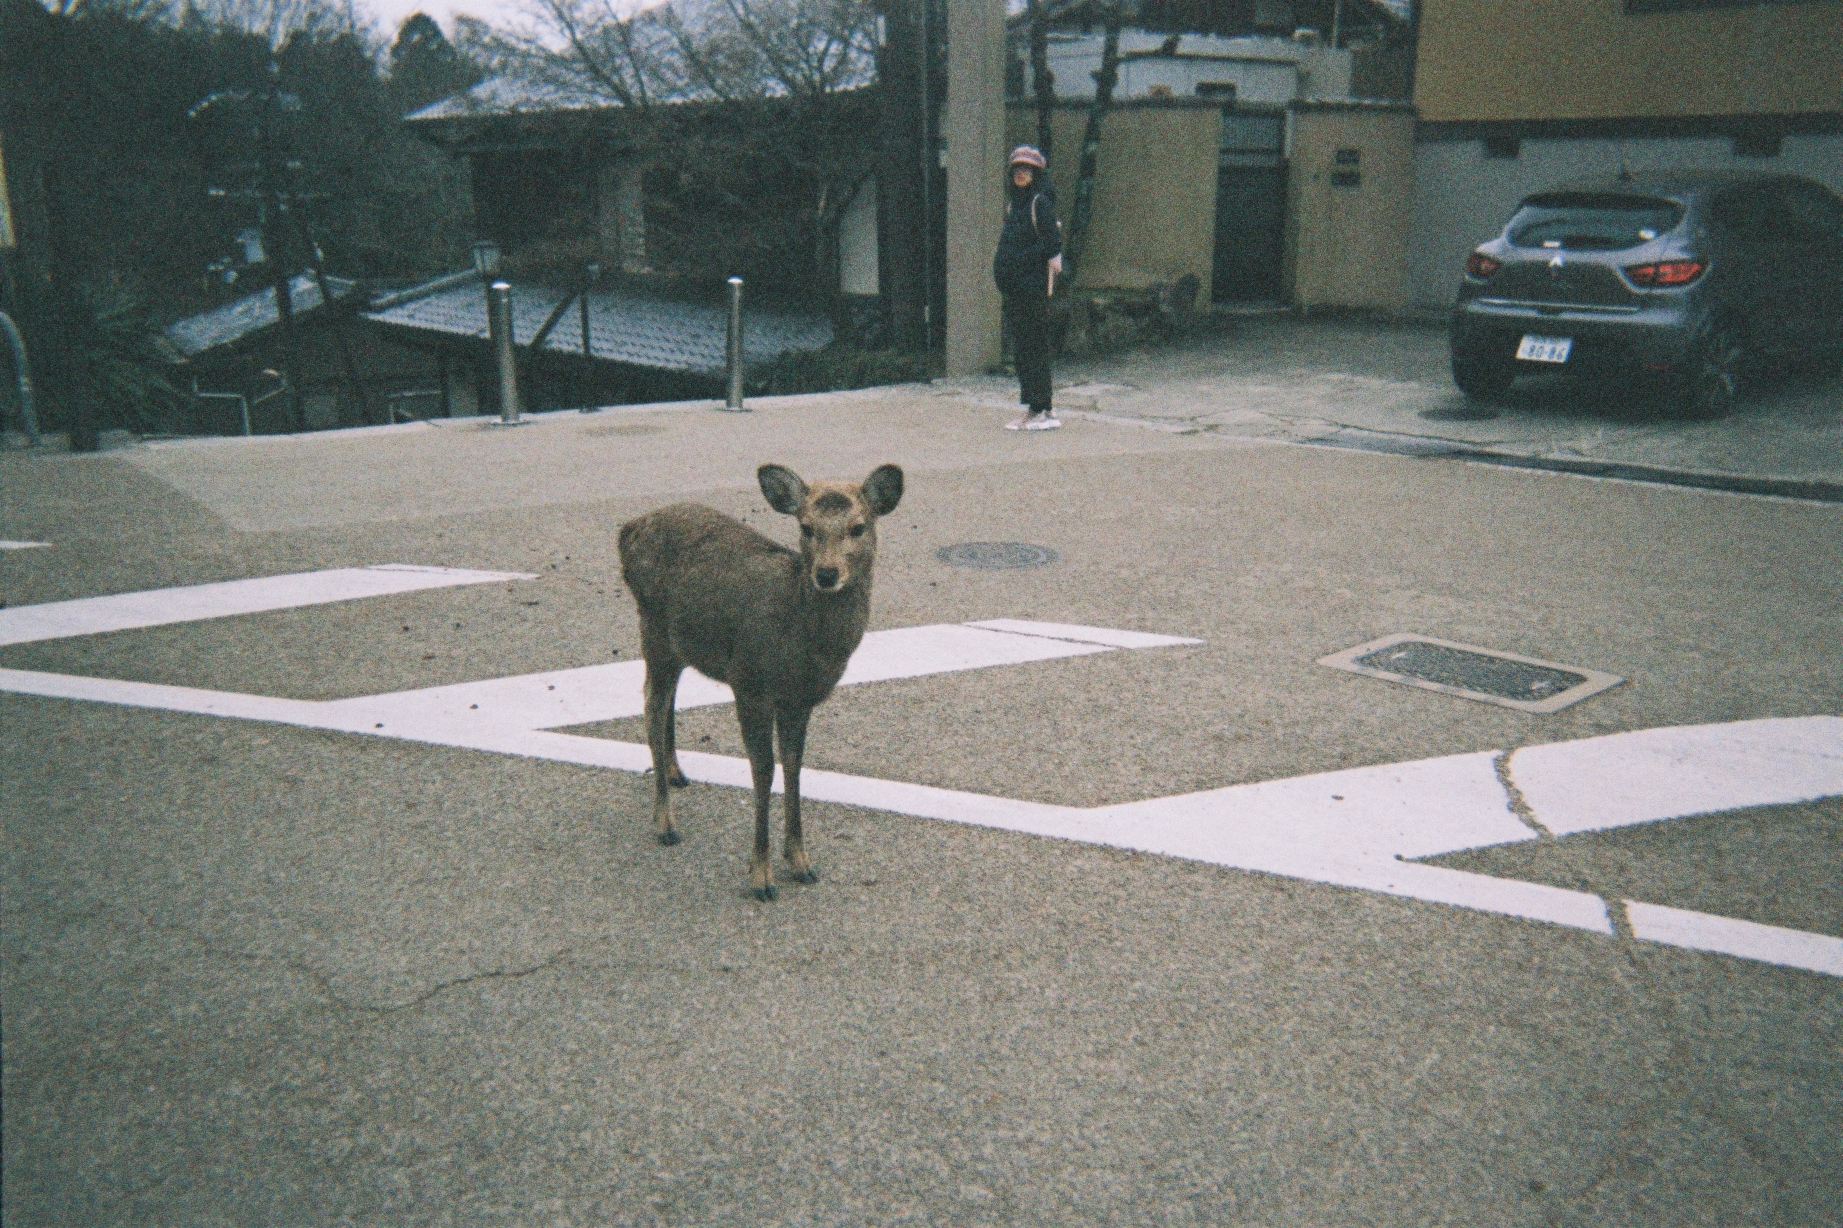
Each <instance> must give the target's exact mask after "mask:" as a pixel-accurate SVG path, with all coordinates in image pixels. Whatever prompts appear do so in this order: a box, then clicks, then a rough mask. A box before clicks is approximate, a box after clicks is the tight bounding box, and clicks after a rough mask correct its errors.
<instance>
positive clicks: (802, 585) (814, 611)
mask: <svg viewBox="0 0 1843 1228" xmlns="http://www.w3.org/2000/svg"><path fill="white" fill-rule="evenodd" d="M799 594H800V595H799V597H798V599H797V602H798V608H799V620H800V630H801V632H802V635H803V637H804V638H805V640H806V641H807V643H808V645H809V646H810V648H811V651H812V652H813V653H814V654H815V655H818V656H825V657H840V658H844V657H849V656H850V655H851V654H852V653H853V652H854V651H856V650H857V646H858V641H859V640H861V639H863V638H864V628H865V627H866V626H868V625H869V623H870V577H869V576H868V575H866V576H863V577H862V578H860V579H859V580H858V581H857V582H856V583H854V584H852V585H851V587H850V588H847V589H846V590H844V591H843V592H841V593H822V592H820V591H819V590H818V589H816V588H814V587H813V586H812V584H811V583H809V582H808V581H807V580H806V578H805V576H804V574H802V575H801V576H800V578H799Z"/></svg>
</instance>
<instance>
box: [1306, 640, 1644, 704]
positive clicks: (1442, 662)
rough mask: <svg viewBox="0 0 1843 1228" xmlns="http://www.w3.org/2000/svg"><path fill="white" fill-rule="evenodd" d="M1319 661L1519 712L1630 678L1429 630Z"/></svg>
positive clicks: (1565, 701) (1578, 697)
mask: <svg viewBox="0 0 1843 1228" xmlns="http://www.w3.org/2000/svg"><path fill="white" fill-rule="evenodd" d="M1318 663H1319V664H1320V665H1329V666H1330V667H1331V668H1332V669H1342V670H1348V671H1349V672H1351V673H1353V674H1364V675H1367V676H1368V677H1371V678H1381V679H1383V680H1384V681H1387V682H1400V683H1405V684H1406V685H1408V686H1417V687H1420V688H1421V689H1422V690H1426V691H1439V692H1440V693H1442V694H1444V695H1457V696H1459V697H1460V698H1462V699H1476V700H1479V701H1480V702H1482V703H1487V704H1497V705H1499V706H1501V707H1505V708H1515V709H1517V710H1518V711H1519V712H1559V711H1561V710H1562V709H1563V708H1566V707H1567V706H1568V705H1570V704H1576V703H1579V702H1580V701H1581V700H1583V699H1586V698H1587V697H1588V696H1589V695H1598V694H1599V693H1600V692H1601V691H1605V690H1609V689H1610V688H1612V687H1616V686H1618V685H1619V684H1620V683H1622V682H1624V681H1625V679H1623V678H1619V677H1616V676H1614V675H1612V674H1606V673H1602V672H1600V671H1599V670H1597V669H1583V668H1582V667H1580V666H1578V665H1558V664H1556V663H1555V662H1554V661H1539V660H1537V659H1536V658H1535V657H1522V656H1518V655H1517V654H1516V653H1514V652H1497V651H1495V650H1493V649H1490V648H1479V647H1477V646H1475V645H1472V644H1454V643H1451V642H1450V641H1447V640H1436V639H1433V638H1432V637H1430V636H1425V635H1406V634H1404V635H1386V636H1384V637H1383V638H1381V639H1379V640H1371V641H1370V642H1369V643H1367V644H1358V645H1357V646H1356V647H1355V648H1347V649H1345V650H1344V651H1343V652H1336V653H1332V654H1331V655H1330V656H1328V657H1320V658H1319V661H1318Z"/></svg>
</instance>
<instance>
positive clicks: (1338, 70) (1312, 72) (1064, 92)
mask: <svg viewBox="0 0 1843 1228" xmlns="http://www.w3.org/2000/svg"><path fill="white" fill-rule="evenodd" d="M1102 41H1103V36H1102V34H1101V32H1100V31H1099V30H1095V31H1092V32H1090V33H1088V34H1077V33H1072V32H1064V31H1058V32H1055V33H1052V34H1051V35H1050V38H1049V46H1048V48H1047V52H1048V62H1049V70H1050V72H1051V73H1052V74H1053V75H1054V77H1055V80H1056V96H1057V97H1058V98H1077V99H1080V98H1092V97H1094V74H1095V73H1096V72H1097V71H1099V70H1100V67H1101V44H1102ZM1166 41H1167V38H1166V36H1165V35H1163V34H1157V33H1153V32H1150V31H1146V30H1139V29H1132V28H1128V29H1125V30H1122V31H1121V32H1120V51H1121V53H1122V54H1128V53H1135V52H1137V53H1140V54H1144V53H1146V52H1154V51H1157V50H1159V49H1160V48H1162V47H1163V46H1164V45H1165V43H1166ZM1010 54H1011V55H1012V56H1013V57H1015V58H1017V59H1019V60H1021V61H1022V62H1023V65H1022V71H1021V73H1020V74H1017V78H1016V79H1018V80H1021V81H1022V82H1023V83H1024V85H1023V89H1024V92H1025V94H1026V95H1028V93H1029V90H1030V47H1029V40H1028V38H1026V37H1025V36H1024V31H1023V30H1022V28H1018V29H1014V30H1013V31H1012V43H1011V52H1010ZM1354 58H1355V52H1353V51H1352V50H1351V49H1349V48H1333V47H1328V46H1325V45H1323V44H1317V43H1299V42H1295V41H1294V40H1292V39H1290V38H1274V37H1271V36H1265V35H1256V36H1251V37H1245V38H1218V37H1214V36H1212V35H1208V34H1186V35H1184V36H1182V37H1181V38H1180V39H1179V40H1178V46H1177V52H1176V54H1174V55H1168V56H1167V55H1158V56H1153V57H1151V58H1148V59H1143V60H1127V61H1126V62H1124V63H1122V64H1121V65H1120V80H1119V83H1118V84H1117V85H1116V86H1115V87H1114V97H1115V98H1119V99H1131V98H1145V97H1149V96H1151V95H1152V91H1153V89H1154V88H1155V87H1156V88H1162V89H1163V90H1165V91H1168V94H1167V96H1171V97H1177V98H1188V97H1194V96H1195V95H1196V92H1197V86H1198V85H1201V84H1206V83H1207V84H1217V85H1220V84H1229V85H1233V86H1234V87H1235V98H1236V100H1237V101H1238V102H1241V103H1244V104H1246V103H1253V104H1257V105H1261V106H1276V107H1277V106H1285V105H1286V103H1288V102H1289V101H1291V100H1292V99H1294V98H1297V97H1314V98H1341V97H1344V96H1345V95H1347V94H1348V93H1349V91H1350V75H1351V66H1352V63H1353V60H1354Z"/></svg>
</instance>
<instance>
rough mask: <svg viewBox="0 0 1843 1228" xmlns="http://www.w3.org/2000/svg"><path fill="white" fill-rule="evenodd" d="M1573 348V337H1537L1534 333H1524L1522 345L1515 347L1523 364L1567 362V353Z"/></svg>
mask: <svg viewBox="0 0 1843 1228" xmlns="http://www.w3.org/2000/svg"><path fill="white" fill-rule="evenodd" d="M1573 348H1574V338H1573V337H1538V336H1537V335H1536V334H1535V333H1525V334H1524V336H1523V343H1522V344H1521V345H1519V346H1517V357H1518V358H1521V359H1522V360H1523V361H1525V362H1567V361H1568V351H1569V350H1571V349H1573Z"/></svg>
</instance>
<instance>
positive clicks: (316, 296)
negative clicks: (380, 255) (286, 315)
mask: <svg viewBox="0 0 1843 1228" xmlns="http://www.w3.org/2000/svg"><path fill="white" fill-rule="evenodd" d="M326 284H327V288H328V289H329V290H331V291H332V292H333V298H334V299H335V300H338V299H342V298H345V297H346V296H347V295H349V294H351V293H352V291H353V290H355V289H357V288H358V283H357V282H355V281H349V280H347V279H346V278H344V277H330V276H329V277H328V278H327V279H326ZM288 305H289V307H290V308H291V309H292V312H293V314H294V315H296V316H301V315H304V314H306V313H307V312H309V311H312V310H313V309H314V308H316V307H318V306H319V305H320V286H319V284H318V283H317V282H315V280H314V277H313V274H311V273H302V274H301V275H300V276H298V277H295V278H293V279H292V280H290V281H289V283H288ZM280 321H281V313H280V312H279V311H278V310H277V309H276V306H275V287H274V286H268V287H265V288H264V289H261V290H258V291H257V292H256V293H254V294H246V295H244V296H243V297H242V298H240V299H237V300H236V301H234V302H230V303H226V304H224V305H223V306H222V307H214V308H212V309H211V310H210V311H202V312H200V313H199V314H197V315H195V316H187V317H186V318H185V319H183V320H179V321H177V322H175V323H173V324H169V325H167V326H166V328H165V329H164V330H162V333H163V335H164V336H165V338H166V340H167V341H168V342H169V343H170V344H171V345H172V347H173V348H174V349H175V350H178V351H179V354H180V356H181V357H183V358H191V357H192V356H193V355H195V354H202V353H204V352H205V351H206V350H209V349H213V348H215V347H216V346H220V345H229V344H230V343H231V342H233V341H241V340H242V339H243V338H245V337H247V336H249V335H250V334H251V333H254V332H259V331H260V330H262V329H265V328H268V327H270V326H271V325H274V324H277V323H279V322H280Z"/></svg>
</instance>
